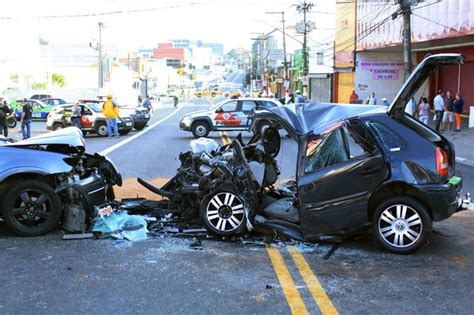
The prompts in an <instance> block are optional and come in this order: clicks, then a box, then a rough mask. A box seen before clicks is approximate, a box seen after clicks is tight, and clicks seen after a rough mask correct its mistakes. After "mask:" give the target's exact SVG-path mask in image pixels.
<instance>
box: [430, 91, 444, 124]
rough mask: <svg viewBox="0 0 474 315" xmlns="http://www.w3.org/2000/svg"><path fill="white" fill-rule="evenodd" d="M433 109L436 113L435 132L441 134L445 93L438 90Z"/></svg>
mask: <svg viewBox="0 0 474 315" xmlns="http://www.w3.org/2000/svg"><path fill="white" fill-rule="evenodd" d="M433 107H434V111H435V118H436V124H435V130H436V131H437V132H439V126H440V124H441V120H442V119H443V112H444V98H443V91H442V90H438V95H436V97H435V98H434V101H433Z"/></svg>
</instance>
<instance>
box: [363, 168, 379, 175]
mask: <svg viewBox="0 0 474 315" xmlns="http://www.w3.org/2000/svg"><path fill="white" fill-rule="evenodd" d="M380 171H382V168H381V167H368V168H365V169H363V170H362V172H360V173H361V174H362V175H372V174H375V173H378V172H380Z"/></svg>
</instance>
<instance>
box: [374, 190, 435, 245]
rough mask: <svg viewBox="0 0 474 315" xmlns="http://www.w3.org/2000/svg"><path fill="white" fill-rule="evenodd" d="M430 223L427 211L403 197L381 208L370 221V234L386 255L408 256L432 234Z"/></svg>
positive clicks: (387, 201)
mask: <svg viewBox="0 0 474 315" xmlns="http://www.w3.org/2000/svg"><path fill="white" fill-rule="evenodd" d="M431 228H432V221H431V218H430V216H429V214H428V211H427V210H426V208H425V207H424V206H423V205H422V204H421V203H420V202H418V201H416V200H415V199H412V198H410V197H406V196H397V197H393V198H390V199H388V200H386V201H384V202H382V203H381V204H380V206H379V207H378V208H377V210H375V213H374V216H373V218H372V233H373V234H374V236H375V238H376V240H377V242H378V243H379V244H380V245H381V246H382V247H383V248H384V249H386V250H387V251H389V252H392V253H396V254H410V253H412V252H414V251H416V250H417V249H418V248H420V247H421V246H422V245H423V244H424V243H426V241H427V240H428V237H429V235H430V233H431Z"/></svg>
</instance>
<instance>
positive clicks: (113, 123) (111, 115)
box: [102, 95, 120, 138]
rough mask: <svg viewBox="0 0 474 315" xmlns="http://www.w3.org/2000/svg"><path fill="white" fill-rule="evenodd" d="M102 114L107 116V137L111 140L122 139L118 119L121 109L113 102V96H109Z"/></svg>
mask: <svg viewBox="0 0 474 315" xmlns="http://www.w3.org/2000/svg"><path fill="white" fill-rule="evenodd" d="M102 113H103V114H104V116H105V122H106V124H107V135H108V136H109V138H113V137H120V135H119V133H118V126H117V118H119V109H118V107H117V105H115V104H114V102H113V101H112V95H107V100H106V101H105V103H104V105H102Z"/></svg>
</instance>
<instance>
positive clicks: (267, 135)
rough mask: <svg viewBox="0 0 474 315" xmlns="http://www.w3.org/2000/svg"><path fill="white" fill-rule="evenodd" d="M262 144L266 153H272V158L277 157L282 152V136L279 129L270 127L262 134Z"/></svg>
mask: <svg viewBox="0 0 474 315" xmlns="http://www.w3.org/2000/svg"><path fill="white" fill-rule="evenodd" d="M262 145H263V149H264V150H265V153H267V154H268V155H270V156H271V157H272V158H274V157H276V156H277V155H278V153H279V152H280V147H281V137H280V133H279V132H278V129H276V128H275V127H272V126H270V127H268V128H267V129H266V130H265V131H264V132H263V136H262Z"/></svg>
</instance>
